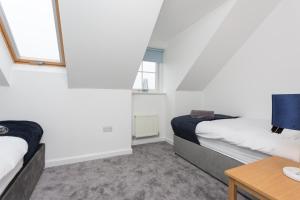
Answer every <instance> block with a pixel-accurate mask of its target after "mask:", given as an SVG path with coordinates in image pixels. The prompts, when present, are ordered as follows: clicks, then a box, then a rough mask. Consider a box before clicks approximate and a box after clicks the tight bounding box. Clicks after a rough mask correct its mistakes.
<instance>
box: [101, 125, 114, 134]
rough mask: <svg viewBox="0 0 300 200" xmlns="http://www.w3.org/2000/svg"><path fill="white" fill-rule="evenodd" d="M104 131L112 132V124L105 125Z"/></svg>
mask: <svg viewBox="0 0 300 200" xmlns="http://www.w3.org/2000/svg"><path fill="white" fill-rule="evenodd" d="M102 131H103V133H111V132H112V131H113V129H112V126H103V128H102Z"/></svg>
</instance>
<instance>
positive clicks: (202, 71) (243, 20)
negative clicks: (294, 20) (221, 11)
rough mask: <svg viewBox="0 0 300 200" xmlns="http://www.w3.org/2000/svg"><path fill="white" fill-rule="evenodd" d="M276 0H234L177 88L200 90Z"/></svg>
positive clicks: (273, 6)
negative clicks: (231, 6)
mask: <svg viewBox="0 0 300 200" xmlns="http://www.w3.org/2000/svg"><path fill="white" fill-rule="evenodd" d="M279 2H280V0H264V1H260V0H252V1H249V0H237V1H236V3H235V5H234V6H233V8H232V9H231V11H230V12H229V14H228V15H227V16H226V17H225V19H224V21H223V23H222V24H221V25H220V27H219V28H218V30H217V32H216V33H215V34H214V36H213V37H212V38H211V39H210V41H209V43H208V44H207V46H206V47H205V49H204V50H203V51H202V52H201V54H200V55H199V57H198V59H197V60H196V62H195V63H194V64H193V65H192V67H191V68H190V70H189V72H188V73H187V74H186V75H185V77H184V79H183V81H182V82H181V84H180V85H179V87H178V88H177V89H178V90H188V91H191V90H197V91H199V90H203V89H204V88H205V87H206V86H207V85H208V84H209V82H210V81H211V80H212V79H213V78H214V77H215V76H216V75H217V74H218V72H219V71H220V70H221V69H222V67H223V66H224V65H225V64H226V63H227V62H228V61H229V60H230V59H231V58H232V57H233V56H234V55H235V54H236V52H237V51H238V50H239V49H240V48H241V47H242V46H243V44H244V43H245V42H246V41H247V40H248V39H249V37H250V36H251V35H252V34H253V33H254V32H255V30H256V29H257V28H258V27H259V26H260V24H261V23H262V22H263V21H264V20H265V18H266V17H267V16H268V15H269V14H270V13H271V12H272V11H273V9H274V8H275V7H276V6H277V4H278V3H279ZM253 13H255V15H253ZM195 83H197V84H195Z"/></svg>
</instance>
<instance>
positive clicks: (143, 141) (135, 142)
mask: <svg viewBox="0 0 300 200" xmlns="http://www.w3.org/2000/svg"><path fill="white" fill-rule="evenodd" d="M156 142H167V143H169V144H170V145H173V144H174V143H173V139H169V138H165V137H155V138H143V139H137V140H133V141H132V145H133V146H135V145H140V144H150V143H156Z"/></svg>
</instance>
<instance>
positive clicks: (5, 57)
mask: <svg viewBox="0 0 300 200" xmlns="http://www.w3.org/2000/svg"><path fill="white" fill-rule="evenodd" d="M0 55H1V58H0V86H9V82H10V74H11V68H12V65H13V61H12V59H11V57H10V55H9V52H8V48H7V46H6V44H5V42H4V38H3V37H2V35H1V34H0Z"/></svg>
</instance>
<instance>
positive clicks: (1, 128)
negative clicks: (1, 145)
mask: <svg viewBox="0 0 300 200" xmlns="http://www.w3.org/2000/svg"><path fill="white" fill-rule="evenodd" d="M8 131H9V130H8V128H7V127H5V126H0V135H4V134H6V133H8Z"/></svg>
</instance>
